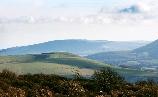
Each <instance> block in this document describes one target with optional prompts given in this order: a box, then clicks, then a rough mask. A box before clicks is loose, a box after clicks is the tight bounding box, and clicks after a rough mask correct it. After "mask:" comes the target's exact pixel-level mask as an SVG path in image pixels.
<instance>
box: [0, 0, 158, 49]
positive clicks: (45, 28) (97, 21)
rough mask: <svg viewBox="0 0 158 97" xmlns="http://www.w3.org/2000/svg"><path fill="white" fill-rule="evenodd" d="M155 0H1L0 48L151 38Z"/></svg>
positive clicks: (157, 18) (156, 17) (156, 20)
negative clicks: (64, 42)
mask: <svg viewBox="0 0 158 97" xmlns="http://www.w3.org/2000/svg"><path fill="white" fill-rule="evenodd" d="M157 9H158V1H156V0H139V1H138V0H119V1H118V0H110V1H109V0H77V1H75V0H0V37H1V41H0V49H4V48H9V47H15V46H26V45H32V44H37V43H43V42H47V41H53V40H63V39H87V40H109V41H139V40H143V41H154V40H156V39H158V29H157V27H158V26H157V25H158V10H157Z"/></svg>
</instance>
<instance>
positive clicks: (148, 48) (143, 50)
mask: <svg viewBox="0 0 158 97" xmlns="http://www.w3.org/2000/svg"><path fill="white" fill-rule="evenodd" d="M133 52H134V53H137V54H142V55H143V54H144V55H146V56H149V57H152V58H158V40H156V41H154V42H152V43H150V44H148V45H145V46H143V47H140V48H137V49H135V50H133Z"/></svg>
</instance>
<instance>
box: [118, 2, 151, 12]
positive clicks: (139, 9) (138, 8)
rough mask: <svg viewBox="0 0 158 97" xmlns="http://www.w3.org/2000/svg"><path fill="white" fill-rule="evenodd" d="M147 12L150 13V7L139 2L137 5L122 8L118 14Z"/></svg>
mask: <svg viewBox="0 0 158 97" xmlns="http://www.w3.org/2000/svg"><path fill="white" fill-rule="evenodd" d="M149 11H150V7H149V6H148V5H147V4H144V3H140V2H139V3H137V4H134V5H131V6H129V7H126V8H123V9H121V10H120V11H119V12H121V13H144V12H149Z"/></svg>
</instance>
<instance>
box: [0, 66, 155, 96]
mask: <svg viewBox="0 0 158 97" xmlns="http://www.w3.org/2000/svg"><path fill="white" fill-rule="evenodd" d="M157 96H158V84H157V83H156V82H154V81H153V80H147V81H138V82H136V83H133V84H131V83H128V82H126V81H125V80H124V78H123V77H121V76H120V75H119V74H118V73H117V72H115V71H113V70H112V69H110V68H104V69H101V70H98V71H96V72H95V73H94V74H93V76H91V78H89V79H85V78H83V77H82V76H80V75H78V73H76V75H74V78H65V77H60V76H57V75H46V74H34V75H32V74H25V75H16V74H15V73H13V72H10V71H8V70H3V71H2V72H0V97H157Z"/></svg>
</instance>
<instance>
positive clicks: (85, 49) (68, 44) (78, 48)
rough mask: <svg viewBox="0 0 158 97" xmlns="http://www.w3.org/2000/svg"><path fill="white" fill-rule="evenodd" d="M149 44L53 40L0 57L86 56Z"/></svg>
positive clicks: (142, 42) (6, 50)
mask: <svg viewBox="0 0 158 97" xmlns="http://www.w3.org/2000/svg"><path fill="white" fill-rule="evenodd" d="M147 43H149V42H146V41H140V42H139V41H136V42H117V41H106V40H94V41H92V40H73V39H72V40H71V39H70V40H55V41H50V42H45V43H40V44H34V45H29V46H22V47H13V48H8V49H3V50H0V55H22V54H40V53H49V52H70V53H74V54H77V55H81V56H86V55H90V54H94V53H99V52H108V51H120V50H132V49H136V48H138V47H141V46H144V45H146V44H147Z"/></svg>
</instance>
